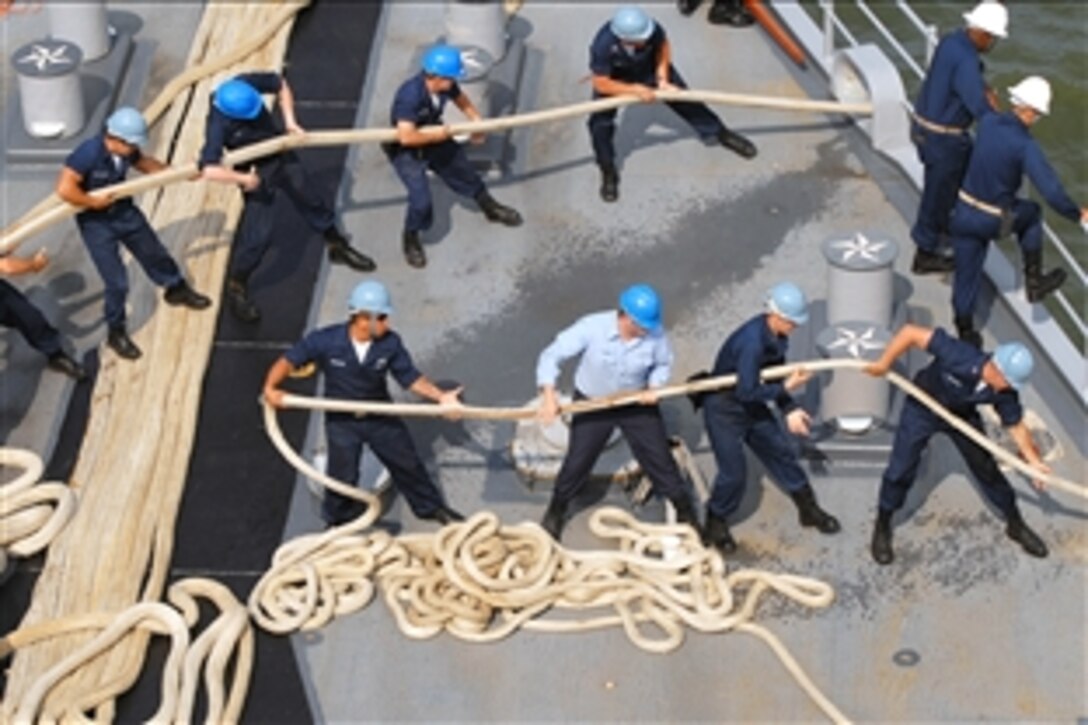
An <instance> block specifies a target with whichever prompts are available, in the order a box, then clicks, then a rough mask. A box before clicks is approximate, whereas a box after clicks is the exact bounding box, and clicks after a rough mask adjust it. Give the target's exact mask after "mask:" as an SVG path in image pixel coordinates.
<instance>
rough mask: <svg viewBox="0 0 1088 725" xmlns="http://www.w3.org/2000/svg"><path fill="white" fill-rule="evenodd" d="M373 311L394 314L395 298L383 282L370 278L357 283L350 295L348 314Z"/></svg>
mask: <svg viewBox="0 0 1088 725" xmlns="http://www.w3.org/2000/svg"><path fill="white" fill-rule="evenodd" d="M359 312H372V313H374V314H375V315H391V314H393V299H392V298H391V297H390V296H389V290H387V289H386V288H385V285H384V284H382V283H381V282H377V281H375V280H372V279H368V280H367V281H365V282H360V283H359V284H357V285H355V289H353V290H352V291H351V296H350V297H348V314H349V315H354V314H357V313H359Z"/></svg>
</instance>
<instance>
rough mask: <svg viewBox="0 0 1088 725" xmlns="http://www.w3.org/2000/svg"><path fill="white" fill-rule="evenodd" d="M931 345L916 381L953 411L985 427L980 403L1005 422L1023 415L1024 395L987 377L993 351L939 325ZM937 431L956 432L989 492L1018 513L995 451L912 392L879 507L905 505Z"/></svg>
mask: <svg viewBox="0 0 1088 725" xmlns="http://www.w3.org/2000/svg"><path fill="white" fill-rule="evenodd" d="M926 351H927V352H928V353H929V354H930V355H932V356H933V358H934V359H933V362H931V363H930V364H929V365H928V366H926V367H925V368H923V369H922V370H920V371H919V372H918V374H917V375H915V376H914V382H915V384H916V385H918V386H919V387H921V388H922V390H924V391H926V392H927V393H929V394H930V395H931V396H933V397H934V398H935V399H936V400H937V402H938V403H940V404H941V405H943V406H944V407H946V408H947V409H948V410H949V411H951V412H952V413H953V414H954V415H956V416H958V417H960V418H962V419H963V420H965V421H966V422H967V423H969V424H970V425H971V426H973V427H974V428H976V429H977V430H979V431H980V432H981V431H982V418H981V417H980V416H979V413H978V410H977V406H979V405H985V404H987V403H989V404H990V405H993V406H994V410H996V411H997V414H998V416H999V417H1000V418H1001V424H1002V425H1004V426H1012V425H1016V424H1017V423H1019V422H1020V420H1021V419H1022V418H1023V416H1024V410H1023V408H1022V407H1021V405H1020V396H1019V395H1018V394H1017V392H1016V391H1015V390H1014V389H1012V388H1007V389H1005V390H1002V391H1001V392H997V391H995V390H994V389H993V388H991V387H990V386H988V385H986V384H985V383H983V382H982V366H983V365H985V364H986V361H987V360H989V359H990V355H989V354H987V353H984V352H980V351H979V350H978V349H977V348H975V347H974V345H971V344H969V343H966V342H963V341H961V340H956V339H955V338H953V337H952V336H951V335H949V334H948V333H946V332H945V331H944V330H942V329H940V328H937V329H936V330H934V331H933V336H932V337H931V338H930V341H929V347H928V348H926ZM935 433H947V434H948V435H949V437H951V438H952V443H953V444H954V445H955V446H956V448H957V449H958V450H959V452H960V455H962V456H963V459H964V460H965V461H966V462H967V467H968V468H969V469H970V470H971V473H972V474H974V476H975V478H976V479H978V482H979V483H980V484H982V491H983V493H984V494H985V495H986V498H988V499H989V500H990V501H991V502H992V503H993V505H994V506H996V507H997V508H998V509H999V510H1000V511H1001V512H1002V513H1003V514H1005V516H1006V518H1008V517H1009V516H1014V515H1015V512H1016V494H1015V493H1014V492H1013V490H1012V486H1011V485H1010V484H1009V481H1008V479H1007V478H1005V474H1003V473H1002V472H1001V469H1000V468H998V466H997V463H996V461H994V457H993V456H992V455H990V454H989V453H988V452H987V451H985V450H984V449H982V448H981V447H980V446H978V445H976V444H975V443H974V442H973V441H971V440H970V439H969V438H968V437H967V436H965V435H963V434H962V433H960V432H958V431H956V430H955V429H953V428H952V426H950V425H949V424H948V423H946V422H944V421H943V420H941V419H940V418H938V417H937V415H936V414H935V413H933V412H931V411H930V410H929V409H928V408H926V407H925V406H924V405H922V404H921V403H919V402H918V401H916V400H915V399H914V398H907V401H906V403H904V404H903V413H902V415H901V416H900V417H899V428H898V429H897V430H896V432H895V442H894V443H893V444H892V455H891V459H890V460H889V461H888V467H887V468H886V469H885V470H884V477H883V480H882V481H881V484H880V509H881V510H882V511H896V510H898V509H899V508H900V507H901V506H902V505H903V502H904V500H906V497H907V491H909V490H910V487H911V485H912V484H913V483H914V478H915V476H916V475H917V473H918V464H919V463H920V462H921V458H922V452H923V451H924V450H925V449H926V446H927V445H928V444H929V439H930V438H931V437H932V436H933V435H934V434H935Z"/></svg>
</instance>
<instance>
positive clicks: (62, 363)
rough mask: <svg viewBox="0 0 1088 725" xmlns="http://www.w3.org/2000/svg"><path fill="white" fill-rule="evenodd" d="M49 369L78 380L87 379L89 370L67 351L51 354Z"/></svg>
mask: <svg viewBox="0 0 1088 725" xmlns="http://www.w3.org/2000/svg"><path fill="white" fill-rule="evenodd" d="M49 369H50V370H56V371H57V372H58V373H64V374H65V375H67V376H68V377H70V378H72V379H73V380H76V381H80V380H86V379H87V371H86V370H84V369H83V366H82V365H80V364H79V363H78V362H76V361H75V360H74V359H73V358H72V357H70V356H69V355H68V354H67V353H65V352H58V353H57V354H56V355H50V356H49Z"/></svg>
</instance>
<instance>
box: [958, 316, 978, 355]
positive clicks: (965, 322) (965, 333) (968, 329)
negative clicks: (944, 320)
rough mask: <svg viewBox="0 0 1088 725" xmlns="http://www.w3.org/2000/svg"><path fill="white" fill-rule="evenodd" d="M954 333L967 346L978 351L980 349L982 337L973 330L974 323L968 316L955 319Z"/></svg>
mask: <svg viewBox="0 0 1088 725" xmlns="http://www.w3.org/2000/svg"><path fill="white" fill-rule="evenodd" d="M956 332H957V333H958V334H959V336H960V339H961V340H963V341H964V342H966V343H967V344H969V345H974V346H975V347H976V348H978V349H979V350H981V349H982V335H980V334H978V332H977V331H976V330H975V321H974V320H973V319H972V318H971V316H970V315H967V316H966V317H957V318H956Z"/></svg>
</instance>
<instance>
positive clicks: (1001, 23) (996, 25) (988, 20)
mask: <svg viewBox="0 0 1088 725" xmlns="http://www.w3.org/2000/svg"><path fill="white" fill-rule="evenodd" d="M963 19H964V20H966V21H967V27H969V28H978V29H979V30H984V31H986V32H987V33H989V34H990V35H994V36H997V37H998V38H1007V37H1009V11H1008V9H1006V7H1005V6H1004V5H1002V4H1001V3H999V2H996V1H995V0H982V2H980V3H979V4H978V5H976V6H975V9H974V10H972V11H971V12H969V13H964V14H963Z"/></svg>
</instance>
